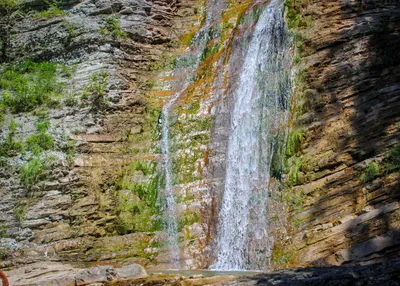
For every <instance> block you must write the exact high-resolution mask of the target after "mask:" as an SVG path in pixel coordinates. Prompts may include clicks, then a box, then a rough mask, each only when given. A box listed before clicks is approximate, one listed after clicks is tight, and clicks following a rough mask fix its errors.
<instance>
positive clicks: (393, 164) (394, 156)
mask: <svg viewBox="0 0 400 286" xmlns="http://www.w3.org/2000/svg"><path fill="white" fill-rule="evenodd" d="M386 161H387V162H388V171H390V172H392V171H396V170H398V169H400V144H398V145H396V146H394V147H393V148H392V149H390V150H389V153H388V156H387V158H386Z"/></svg>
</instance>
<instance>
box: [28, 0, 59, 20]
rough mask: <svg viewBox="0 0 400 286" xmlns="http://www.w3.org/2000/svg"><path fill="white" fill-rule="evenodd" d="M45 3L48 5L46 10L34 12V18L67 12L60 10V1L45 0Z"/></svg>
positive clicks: (50, 16)
mask: <svg viewBox="0 0 400 286" xmlns="http://www.w3.org/2000/svg"><path fill="white" fill-rule="evenodd" d="M45 2H46V4H47V5H48V8H47V10H44V11H41V12H37V13H36V14H35V18H38V19H40V18H53V17H57V16H61V15H65V14H67V12H65V11H63V10H61V8H60V5H61V3H60V2H59V1H57V0H45Z"/></svg>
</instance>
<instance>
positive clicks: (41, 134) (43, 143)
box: [26, 120, 54, 155]
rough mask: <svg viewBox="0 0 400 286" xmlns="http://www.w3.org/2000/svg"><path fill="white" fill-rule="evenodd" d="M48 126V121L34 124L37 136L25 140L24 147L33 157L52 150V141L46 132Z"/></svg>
mask: <svg viewBox="0 0 400 286" xmlns="http://www.w3.org/2000/svg"><path fill="white" fill-rule="evenodd" d="M49 126H50V122H49V121H48V120H45V121H40V122H38V123H37V124H36V129H37V131H38V133H37V134H34V135H32V136H30V137H29V138H28V139H26V145H27V148H28V150H29V151H32V152H33V153H34V154H35V155H38V154H39V153H40V152H42V151H45V150H51V149H53V148H54V140H53V138H52V137H51V135H49V134H47V133H46V131H47V129H48V128H49Z"/></svg>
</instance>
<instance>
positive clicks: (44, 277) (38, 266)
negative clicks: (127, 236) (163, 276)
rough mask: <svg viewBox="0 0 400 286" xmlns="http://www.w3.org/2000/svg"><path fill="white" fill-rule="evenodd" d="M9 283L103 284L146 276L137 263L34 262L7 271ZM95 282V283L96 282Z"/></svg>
mask: <svg viewBox="0 0 400 286" xmlns="http://www.w3.org/2000/svg"><path fill="white" fill-rule="evenodd" d="M7 275H8V277H9V279H10V285H20V286H22V285H49V286H51V285H104V284H103V283H104V282H106V281H116V280H119V281H121V282H122V281H124V280H126V279H138V278H145V277H147V276H148V275H147V273H146V271H145V270H144V268H143V267H142V266H140V265H137V264H131V265H126V266H124V267H120V266H118V267H115V266H112V265H104V266H97V267H91V268H87V269H82V268H79V267H73V266H70V265H67V264H62V263H46V264H44V263H34V264H31V265H29V266H23V267H20V268H18V269H15V270H12V271H9V272H7ZM96 283H97V284H96Z"/></svg>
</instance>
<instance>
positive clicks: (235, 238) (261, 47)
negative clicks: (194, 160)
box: [211, 0, 290, 270]
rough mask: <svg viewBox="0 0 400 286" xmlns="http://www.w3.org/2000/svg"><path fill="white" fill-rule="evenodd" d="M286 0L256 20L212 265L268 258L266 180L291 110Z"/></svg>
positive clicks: (252, 263) (261, 264)
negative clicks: (284, 15) (286, 66)
mask: <svg viewBox="0 0 400 286" xmlns="http://www.w3.org/2000/svg"><path fill="white" fill-rule="evenodd" d="M283 2H284V1H283V0H273V1H271V2H270V3H269V4H268V5H267V6H263V7H259V8H258V9H263V11H262V12H261V14H260V16H259V18H258V21H257V23H256V24H255V27H254V31H253V33H252V38H251V41H250V43H249V44H248V46H247V47H246V49H247V51H246V56H245V59H244V62H243V68H242V70H241V72H240V75H239V81H238V84H237V87H236V90H235V91H234V93H233V95H234V98H233V101H234V107H233V111H232V115H231V126H230V134H229V140H228V151H227V159H226V160H227V162H226V164H227V165H226V178H225V189H224V196H223V202H222V208H221V210H220V214H219V229H218V238H217V239H218V241H217V247H218V254H217V258H216V262H215V263H214V265H213V266H211V268H212V269H222V270H245V269H262V268H265V267H266V265H267V264H268V257H269V256H270V253H269V252H270V247H271V244H272V243H273V242H272V241H271V238H270V237H269V236H268V226H267V224H268V221H267V217H268V204H267V203H268V185H269V180H270V175H269V173H270V167H271V161H272V157H273V152H274V149H275V148H274V145H275V143H276V142H277V140H278V134H279V133H280V132H281V133H282V131H283V132H284V130H281V129H284V127H281V126H285V121H286V118H287V114H288V111H287V109H288V101H289V94H290V76H289V72H288V71H287V70H288V69H287V68H286V69H285V65H288V62H289V61H290V59H289V56H288V54H289V44H290V38H289V36H288V34H287V29H286V27H285V23H284V19H283V10H284V3H283Z"/></svg>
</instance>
